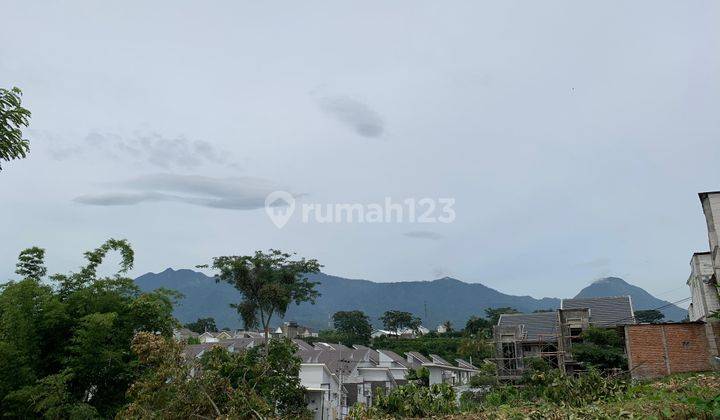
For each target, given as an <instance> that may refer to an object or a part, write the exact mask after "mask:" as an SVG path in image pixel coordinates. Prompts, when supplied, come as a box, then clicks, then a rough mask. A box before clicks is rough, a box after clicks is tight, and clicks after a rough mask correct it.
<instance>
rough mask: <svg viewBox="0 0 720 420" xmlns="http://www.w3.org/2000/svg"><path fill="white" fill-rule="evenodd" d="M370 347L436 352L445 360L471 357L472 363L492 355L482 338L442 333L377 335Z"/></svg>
mask: <svg viewBox="0 0 720 420" xmlns="http://www.w3.org/2000/svg"><path fill="white" fill-rule="evenodd" d="M371 347H372V348H375V349H385V350H392V351H394V352H395V353H397V354H405V353H407V352H409V351H417V352H419V353H422V354H425V355H429V354H431V353H432V354H437V355H438V356H440V357H442V358H443V359H445V360H448V361H453V360H455V359H458V358H459V359H466V360H469V359H472V361H473V363H480V362H481V361H482V360H483V359H485V358H487V357H490V356H491V355H492V348H491V347H490V345H489V344H488V343H487V342H486V341H484V340H478V339H472V338H467V337H446V336H445V335H444V334H443V335H441V336H439V337H437V336H436V337H433V336H432V335H430V334H428V335H425V336H421V337H417V338H397V339H396V338H391V337H377V338H374V339H373V340H372V345H371Z"/></svg>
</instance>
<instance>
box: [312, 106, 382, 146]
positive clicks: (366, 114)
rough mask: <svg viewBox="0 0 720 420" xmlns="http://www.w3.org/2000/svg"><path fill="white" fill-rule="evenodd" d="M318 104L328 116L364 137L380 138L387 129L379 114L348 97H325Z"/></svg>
mask: <svg viewBox="0 0 720 420" xmlns="http://www.w3.org/2000/svg"><path fill="white" fill-rule="evenodd" d="M318 104H319V106H320V109H322V110H323V112H325V113H326V114H327V115H329V116H330V117H332V118H334V119H336V120H338V121H340V122H341V123H343V124H345V125H347V126H348V127H350V128H352V129H353V131H355V132H356V133H357V134H359V135H361V136H363V137H369V138H375V137H380V136H381V135H382V133H383V131H384V129H385V123H384V122H383V119H382V118H381V117H380V115H379V114H378V113H377V112H375V111H374V110H372V109H371V108H370V107H368V106H367V105H365V104H364V103H362V102H359V101H357V100H355V99H352V98H349V97H347V96H328V97H323V98H321V99H319V100H318Z"/></svg>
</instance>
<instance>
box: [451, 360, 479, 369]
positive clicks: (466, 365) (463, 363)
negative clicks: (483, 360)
mask: <svg viewBox="0 0 720 420" xmlns="http://www.w3.org/2000/svg"><path fill="white" fill-rule="evenodd" d="M455 361H456V362H457V364H458V366H460V367H461V368H465V369H475V370H478V368H477V366H475V365H473V364H472V363H470V362H468V361H467V360H463V359H455Z"/></svg>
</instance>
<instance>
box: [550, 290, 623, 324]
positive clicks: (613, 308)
mask: <svg viewBox="0 0 720 420" xmlns="http://www.w3.org/2000/svg"><path fill="white" fill-rule="evenodd" d="M560 308H562V309H585V308H587V309H590V325H593V326H596V327H615V326H617V325H624V324H634V323H635V314H634V313H633V309H632V302H631V300H630V296H609V297H592V298H577V299H563V300H561V301H560Z"/></svg>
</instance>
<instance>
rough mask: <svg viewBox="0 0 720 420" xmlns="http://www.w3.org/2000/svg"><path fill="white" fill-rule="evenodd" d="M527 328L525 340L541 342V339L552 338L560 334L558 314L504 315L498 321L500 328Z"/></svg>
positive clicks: (553, 312)
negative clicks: (520, 326)
mask: <svg viewBox="0 0 720 420" xmlns="http://www.w3.org/2000/svg"><path fill="white" fill-rule="evenodd" d="M519 325H522V326H524V327H525V340H527V341H539V340H540V339H541V338H543V337H546V338H551V337H555V336H557V334H558V328H557V326H558V315H557V312H555V311H552V312H538V313H533V314H502V315H500V319H499V320H498V327H517V326H519Z"/></svg>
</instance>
